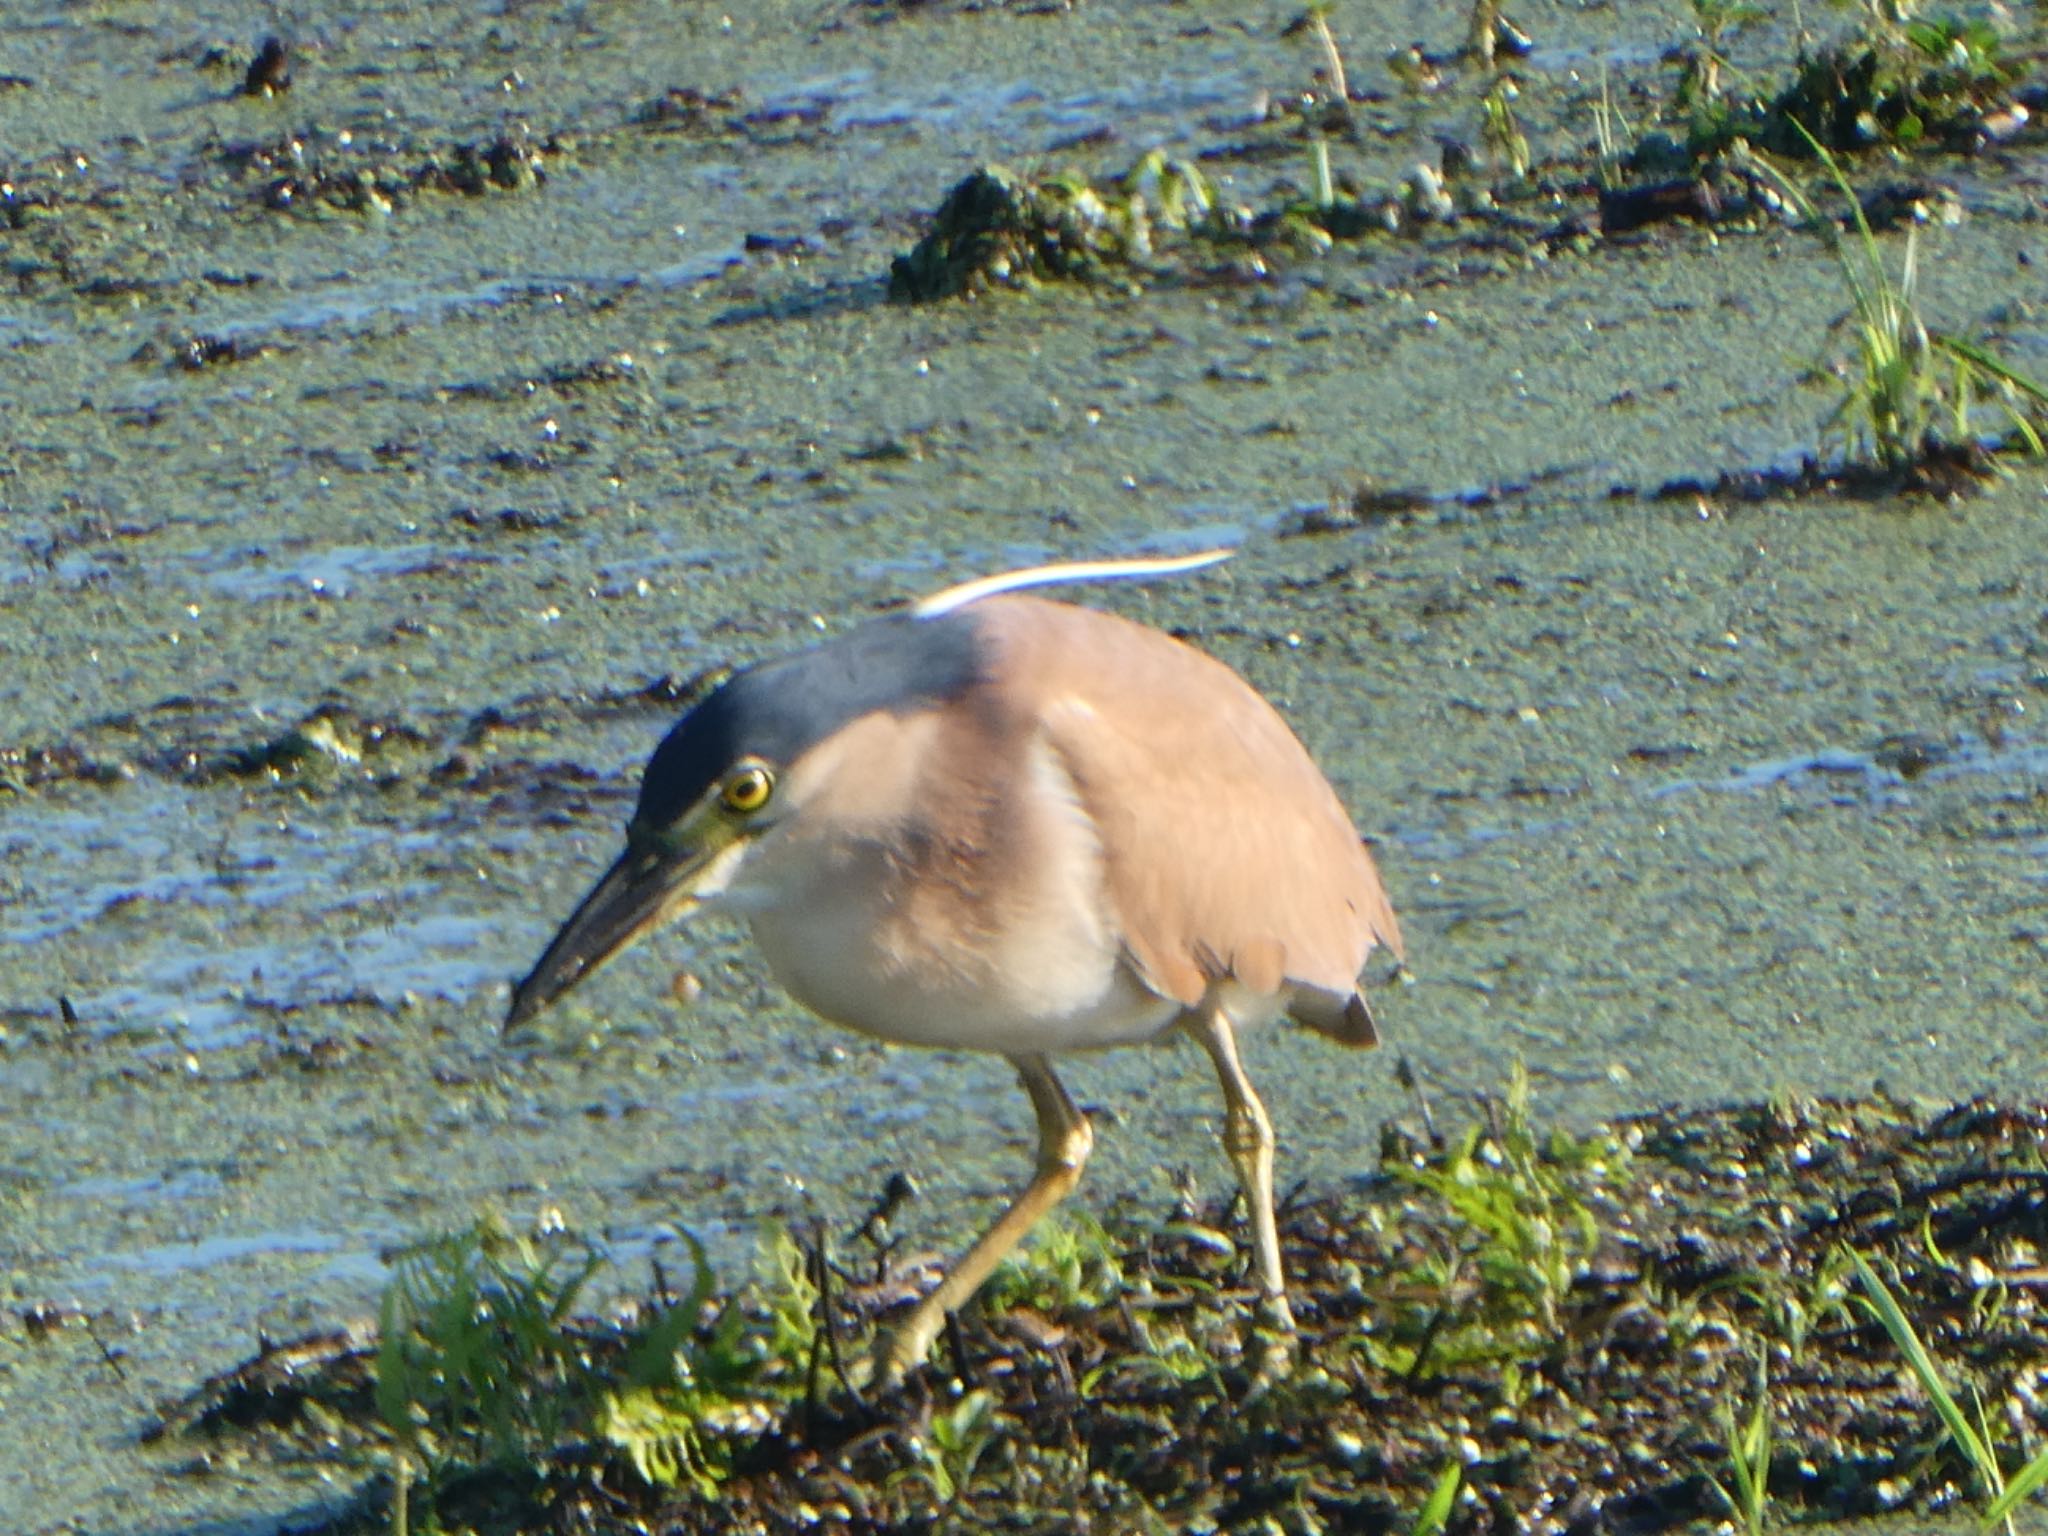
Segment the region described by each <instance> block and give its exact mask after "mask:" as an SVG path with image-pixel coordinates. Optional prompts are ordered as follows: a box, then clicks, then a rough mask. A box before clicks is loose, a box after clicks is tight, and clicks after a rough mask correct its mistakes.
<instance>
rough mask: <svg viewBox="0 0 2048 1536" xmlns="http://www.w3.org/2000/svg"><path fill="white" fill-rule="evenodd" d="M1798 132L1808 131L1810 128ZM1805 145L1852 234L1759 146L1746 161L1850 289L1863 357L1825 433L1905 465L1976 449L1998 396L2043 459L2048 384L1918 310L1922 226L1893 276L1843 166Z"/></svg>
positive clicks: (1892, 467)
mask: <svg viewBox="0 0 2048 1536" xmlns="http://www.w3.org/2000/svg"><path fill="white" fill-rule="evenodd" d="M1800 131H1801V133H1802V134H1805V129H1804V128H1803V127H1802V128H1801V130H1800ZM1806 142H1807V144H1808V145H1809V146H1810V147H1811V149H1812V151H1813V153H1814V155H1815V156H1816V157H1817V158H1818V159H1819V160H1820V162H1821V164H1822V165H1823V166H1824V167H1825V168H1826V170H1827V173H1828V175H1829V177H1830V178H1831V179H1832V180H1833V182H1834V184H1835V186H1836V188H1837V189H1838V190H1839V191H1840V192H1841V193H1842V195H1843V196H1844V197H1845V198H1846V199H1847V200H1848V204H1849V209H1850V215H1851V218H1852V220H1853V225H1854V229H1855V238H1854V239H1853V240H1851V239H1848V238H1846V237H1845V236H1844V235H1843V233H1842V230H1841V227H1840V226H1839V225H1838V224H1837V223H1836V222H1835V221H1834V220H1833V219H1831V218H1829V217H1827V216H1826V215H1824V214H1822V213H1821V212H1820V211H1819V209H1818V208H1816V207H1815V205H1814V202H1813V200H1812V198H1810V197H1809V196H1808V195H1807V194H1806V192H1805V191H1804V189H1803V188H1801V187H1800V186H1799V184H1798V183H1797V182H1796V181H1794V180H1793V179H1792V178H1791V177H1790V176H1789V175H1787V174H1786V173H1785V172H1784V171H1783V170H1781V169H1779V168H1778V167H1777V166H1776V165H1774V164H1773V163H1772V162H1771V161H1770V160H1768V159H1766V158H1765V157H1764V156H1762V155H1760V154H1756V153H1754V152H1751V153H1749V154H1748V155H1747V156H1746V157H1745V159H1746V162H1747V163H1748V164H1749V165H1750V166H1751V167H1753V168H1754V169H1755V170H1756V171H1757V172H1758V173H1759V175H1760V177H1761V179H1762V180H1763V181H1764V182H1766V183H1767V184H1768V185H1769V186H1770V187H1771V188H1772V189H1773V190H1775V191H1776V192H1777V194H1778V195H1779V196H1780V197H1782V198H1783V199H1784V201H1785V202H1786V203H1787V204H1788V205H1789V206H1790V207H1791V208H1792V209H1793V211H1794V212H1796V213H1797V214H1798V215H1799V219H1800V222H1801V224H1802V225H1803V227H1805V228H1807V229H1809V230H1811V231H1812V232H1813V233H1814V234H1815V235H1817V236H1818V237H1819V238H1820V240H1821V241H1822V243H1823V244H1825V245H1826V246H1827V248H1828V250H1829V252H1830V253H1831V254H1832V255H1833V256H1834V258H1835V262H1836V265H1837V266H1838V267H1839V269H1840V271H1841V274H1842V282H1843V285H1844V287H1846V288H1847V290H1848V293H1849V303H1850V310H1849V320H1850V330H1851V334H1852V336H1853V337H1854V339H1855V343H1856V362H1855V365H1854V366H1853V367H1852V368H1851V369H1850V370H1849V372H1848V375H1847V379H1846V383H1845V385H1844V388H1843V393H1842V397H1841V399H1840V400H1839V402H1838V403H1837V404H1836V406H1835V409H1834V410H1833V411H1832V412H1831V413H1830V414H1829V416H1828V418H1827V422H1826V427H1825V430H1828V431H1833V430H1835V429H1837V428H1839V429H1841V431H1842V432H1843V435H1844V437H1845V439H1846V442H1847V450H1848V456H1849V457H1851V458H1854V457H1856V456H1857V455H1859V454H1868V456H1869V457H1870V458H1871V459H1872V460H1873V461H1874V462H1875V463H1876V465H1877V466H1878V467H1879V468H1880V469H1884V470H1888V471H1900V470H1905V469H1909V468H1912V467H1914V466H1915V465H1918V464H1921V463H1924V462H1926V461H1928V460H1930V459H1931V458H1934V457H1935V456H1937V455H1939V454H1940V453H1941V452H1942V451H1943V450H1944V449H1953V450H1957V451H1962V452H1968V451H1970V450H1972V449H1974V448H1975V447H1977V446H1978V444H1977V438H1976V435H1975V431H1974V426H1973V416H1972V412H1973V409H1974V408H1975V406H1976V405H1977V404H1978V403H1979V402H1980V401H1982V400H1985V399H1990V400H1994V401H1996V402H1997V403H1998V405H1999V406H2000V407H2001V408H2002V410H2003V411H2004V413H2005V415H2006V419H2007V421H2008V422H2009V423H2010V425H2011V427H2012V429H2013V436H2014V438H2015V439H2016V440H2017V441H2018V442H2019V443H2020V444H2022V445H2023V446H2024V447H2025V448H2026V450H2027V451H2028V452H2029V453H2031V454H2033V455H2034V456H2035V457H2037V458H2038V457H2041V456H2042V454H2043V443H2042V438H2041V433H2040V429H2039V427H2038V426H2037V425H2036V423H2035V421H2034V419H2033V418H2034V417H2035V416H2036V415H2038V414H2039V413H2040V412H2041V411H2042V409H2043V407H2048V389H2044V388H2043V387H2042V386H2041V385H2040V384H2039V383H2037V382H2035V381H2034V380H2032V379H2030V378H2028V377H2026V376H2025V375H2024V374H2022V373H2020V372H2019V370H2017V369H2016V368H2013V367H2012V366H2011V365H2010V364H2008V363H2006V362H2004V361H2003V360H2002V359H2000V358H1999V357H1997V356H1996V355H1995V354H1993V353H1992V352H1991V351H1990V350H1989V349H1987V348H1985V347H1982V346H1979V345H1977V344H1976V343H1973V342H1966V341H1963V340H1961V339H1959V338H1956V337H1952V336H1948V335H1944V334H1942V333H1939V332H1935V331H1930V330H1929V328H1928V326H1927V323H1926V321H1925V320H1924V319H1923V318H1922V317H1921V313H1920V294H1919V287H1920V264H1919V239H1918V231H1917V229H1908V231H1907V234H1906V252H1905V257H1904V260H1903V262H1902V263H1901V267H1900V273H1899V276H1898V277H1897V278H1896V279H1894V278H1893V277H1892V275H1891V271H1890V268H1889V266H1888V265H1887V264H1886V261H1885V258H1884V251H1883V248H1882V247H1881V246H1880V245H1879V243H1878V239H1877V235H1876V234H1875V232H1873V231H1872V229H1871V227H1870V220H1869V218H1868V217H1867V216H1866V215H1865V214H1864V212H1863V206H1862V204H1861V203H1860V202H1858V201H1857V198H1856V193H1855V189H1854V188H1853V187H1852V186H1850V184H1849V179H1848V177H1847V176H1846V175H1845V174H1844V173H1843V171H1842V168H1841V165H1840V163H1839V162H1838V161H1837V160H1836V159H1835V157H1834V155H1832V154H1831V153H1830V152H1829V151H1828V150H1827V148H1826V147H1825V146H1823V145H1822V144H1821V143H1820V141H1819V140H1817V139H1815V138H1814V137H1813V136H1812V135H1810V134H1807V135H1806Z"/></svg>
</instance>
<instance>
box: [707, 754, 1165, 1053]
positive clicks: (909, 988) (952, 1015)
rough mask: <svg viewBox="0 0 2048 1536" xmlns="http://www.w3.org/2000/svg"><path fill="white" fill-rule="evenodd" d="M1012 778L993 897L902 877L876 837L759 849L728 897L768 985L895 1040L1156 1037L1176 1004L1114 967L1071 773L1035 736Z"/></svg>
mask: <svg viewBox="0 0 2048 1536" xmlns="http://www.w3.org/2000/svg"><path fill="white" fill-rule="evenodd" d="M1018 772H1019V774H1020V776H1021V778H1022V779H1023V780H1024V782H1023V783H1021V784H1018V785H1016V786H1014V789H1015V790H1018V791H1021V793H1012V794H1011V795H1008V796H1006V797H1005V802H1004V808H1005V811H1006V813H1009V814H1015V815H1022V816H1026V817H1028V818H1030V819H1029V820H1026V821H1019V822H1011V823H1006V824H1005V825H1003V826H1002V827H1001V828H999V829H997V831H996V834H995V835H996V836H999V837H1000V838H1001V839H1002V841H1003V844H1004V847H1003V850H1002V863H1003V866H1004V868H1005V869H1006V870H1007V871H1009V872H1010V875H1011V878H1010V879H1008V880H1006V881H1004V882H1003V883H1002V885H1001V886H1000V887H999V888H989V889H984V890H977V891H973V892H963V891H960V890H956V889H949V888H947V887H946V886H945V885H943V884H938V885H935V884H932V883H929V882H924V881H919V882H914V883H911V882H906V881H905V880H904V879H903V878H902V872H901V871H900V870H898V869H896V868H894V867H893V866H892V857H893V856H892V853H891V851H890V849H889V848H888V847H887V845H886V843H884V842H881V841H874V842H861V841H851V842H843V843H840V844H838V845H836V846H835V847H833V848H832V849H830V850H825V849H819V848H809V849H804V850H802V851H801V852H799V851H798V850H795V849H787V850H777V849H775V848H772V847H771V848H764V849H762V850H761V855H760V861H759V862H760V868H759V870H758V871H757V870H755V869H753V868H752V867H750V869H749V871H748V876H749V877H752V878H751V879H749V878H746V877H743V880H742V882H741V885H742V886H744V887H748V888H749V889H748V890H740V889H737V888H736V894H738V895H739V896H740V900H739V901H738V902H737V903H736V904H737V905H739V906H740V907H741V908H742V909H743V910H744V911H745V912H746V915H747V917H748V919H749V921H750V922H751V924H752V926H753V930H754V938H755V941H756V942H757V943H758V944H759V946H760V949H761V953H762V955H763V957H764V958H765V959H766V960H767V962H768V965H769V968H770V969H771V970H772V971H773V972H774V974H775V977H776V980H777V981H779V982H780V983H781V984H782V985H783V987H784V988H786V989H787V990H788V992H789V993H790V995H791V996H792V997H794V998H796V999H797V1001H799V1002H801V1003H802V1004H804V1006H806V1007H807V1008H810V1009H812V1010H813V1011H814V1012H817V1013H819V1014H821V1015H823V1016H824V1017H826V1018H828V1019H833V1020H835V1021H837V1022H839V1023H842V1024H846V1025H848V1026H850V1027H852V1028H854V1029H857V1030H860V1031H862V1032H863V1033H866V1034H870V1035H874V1036H876V1037H877V1038H880V1039H883V1040H889V1041H893V1042H896V1043H899V1044H905V1045H930V1046H944V1047H951V1048H956V1049H957V1048H965V1049H969V1050H989V1051H1001V1052H1006V1053H1011V1054H1017V1053H1038V1052H1055V1051H1071V1050H1090V1049H1096V1048H1100V1047H1104V1046H1112V1045H1125V1044H1130V1043H1133V1042H1136V1041H1142V1040H1148V1039H1151V1038H1153V1037H1154V1036H1156V1035H1158V1034H1159V1033H1160V1032H1161V1031H1163V1030H1164V1029H1165V1028H1166V1027H1167V1026H1168V1025H1169V1024H1171V1023H1172V1022H1173V1019H1174V1018H1175V1016H1176V1015H1177V1014H1178V1012H1179V1008H1178V1006H1177V1005H1176V1004H1174V1003H1173V1002H1172V1001H1170V1000H1168V999H1165V998H1161V997H1159V996H1158V995H1156V994H1155V993H1153V992H1151V991H1150V990H1148V989H1147V988H1146V987H1145V986H1144V985H1143V984H1142V983H1141V982H1140V981H1139V980H1138V979H1137V978H1136V976H1135V975H1134V974H1133V973H1132V972H1131V970H1130V968H1129V967H1128V966H1127V965H1126V964H1125V962H1124V958H1123V948H1122V942H1121V937H1120V934H1119V931H1118V927H1117V923H1116V920H1115V914H1114V913H1113V912H1112V911H1111V910H1110V907H1109V902H1108V895H1107V884H1106V882H1105V881H1104V880H1103V878H1102V852H1101V847H1100V845H1099V843H1098V841H1097V839H1096V837H1095V833H1094V830H1093V828H1092V827H1091V825H1090V824H1089V821H1088V818H1087V816H1086V815H1085V814H1084V812H1083V810H1082V808H1081V805H1080V802H1079V800H1078V798H1077V797H1076V795H1075V792H1074V786H1073V784H1072V782H1071V780H1070V779H1069V778H1068V776H1067V774H1066V771H1065V769H1064V768H1063V767H1062V766H1061V764H1060V762H1059V760H1058V758H1057V756H1056V755H1055V754H1054V753H1053V752H1052V751H1051V750H1050V749H1049V748H1048V747H1047V746H1046V745H1045V743H1044V742H1043V741H1034V742H1033V743H1032V744H1031V745H1030V746H1029V747H1028V749H1027V753H1026V758H1025V761H1024V762H1023V763H1021V764H1020V765H1019V768H1018ZM752 862H753V861H750V866H751V864H752ZM778 869H780V870H783V871H786V872H787V873H786V874H785V875H783V876H782V877H781V878H777V871H778ZM764 877H765V878H768V879H772V880H773V881H774V890H773V893H772V899H765V898H767V897H768V892H766V891H765V890H763V889H762V888H761V882H762V880H763V878H764ZM750 893H751V894H754V895H755V899H753V900H748V899H747V896H748V894H750Z"/></svg>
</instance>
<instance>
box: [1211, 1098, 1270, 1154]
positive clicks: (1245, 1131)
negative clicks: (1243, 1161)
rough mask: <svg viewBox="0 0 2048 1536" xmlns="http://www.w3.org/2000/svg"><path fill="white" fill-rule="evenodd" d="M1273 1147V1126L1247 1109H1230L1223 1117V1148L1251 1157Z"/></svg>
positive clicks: (1232, 1152) (1229, 1151)
mask: <svg viewBox="0 0 2048 1536" xmlns="http://www.w3.org/2000/svg"><path fill="white" fill-rule="evenodd" d="M1272 1149H1273V1128H1272V1127H1271V1126H1270V1125H1268V1124H1267V1123H1266V1122H1265V1120H1264V1119H1263V1118H1261V1117H1260V1116H1258V1115H1256V1114H1254V1113H1252V1111H1250V1110H1249V1109H1232V1110H1231V1111H1230V1113H1229V1114H1227V1115H1226V1116H1224V1119H1223V1150H1224V1151H1226V1152H1228V1153H1229V1154H1230V1155H1231V1156H1232V1157H1234V1158H1236V1157H1253V1156H1257V1155H1258V1154H1259V1153H1262V1152H1270V1151H1271V1150H1272Z"/></svg>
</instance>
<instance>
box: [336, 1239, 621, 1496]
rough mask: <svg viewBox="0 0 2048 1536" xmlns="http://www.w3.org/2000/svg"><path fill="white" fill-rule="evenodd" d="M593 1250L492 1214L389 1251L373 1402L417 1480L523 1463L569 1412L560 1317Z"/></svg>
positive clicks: (567, 1360) (574, 1374) (568, 1354)
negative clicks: (464, 1468) (448, 1470)
mask: <svg viewBox="0 0 2048 1536" xmlns="http://www.w3.org/2000/svg"><path fill="white" fill-rule="evenodd" d="M601 1262H602V1261H601V1260H600V1258H599V1257H598V1255H597V1254H596V1252H595V1251H594V1250H592V1249H591V1248H590V1247H588V1246H587V1245H586V1244H584V1243H582V1242H580V1241H579V1240H577V1239H575V1238H573V1237H570V1236H568V1235H567V1234H564V1233H560V1232H543V1233H534V1234H520V1233H515V1232H513V1231H512V1230H511V1229H510V1228H508V1227H507V1226H506V1225H505V1224H504V1222H503V1221H502V1220H500V1219H498V1218H497V1217H495V1216H484V1217H481V1218H479V1219H478V1220H477V1221H475V1222H474V1223H472V1224H471V1225H470V1226H468V1227H465V1228H464V1229H462V1230H461V1231H459V1232H454V1233H450V1234H446V1235H444V1236H440V1237H434V1238H429V1239H427V1240H425V1241H423V1242H419V1243H415V1244H413V1245H412V1246H411V1247H409V1248H406V1249H404V1250H403V1251H401V1252H400V1253H399V1254H398V1255H397V1256H396V1258H395V1259H394V1261H393V1264H392V1276H391V1279H390V1281H389V1282H388V1283H387V1284H386V1286H385V1288H384V1295H383V1299H382V1303H381V1305H380V1307H379V1312H378V1347H377V1366H376V1402H377V1409H378V1413H379V1415H380V1417H381V1418H382V1420H383V1423H384V1427H385V1429H386V1431H387V1432H388V1433H389V1435H390V1436H391V1438H392V1440H393V1441H394V1442H395V1443H396V1444H397V1445H398V1446H399V1447H401V1448H402V1449H403V1451H404V1452H405V1454H406V1455H407V1456H408V1457H409V1458H410V1459H411V1461H412V1463H413V1465H414V1466H416V1467H417V1468H418V1469H420V1470H421V1471H422V1472H424V1473H426V1474H427V1475H428V1479H429V1481H431V1480H432V1478H433V1477H434V1475H435V1474H436V1473H437V1472H438V1471H439V1470H440V1469H442V1468H445V1467H449V1466H454V1465H468V1466H479V1465H486V1464H491V1463H498V1462H524V1461H528V1460H531V1459H533V1458H535V1457H537V1456H539V1455H541V1454H543V1453H544V1452H545V1451H547V1450H548V1449H550V1448H551V1447H552V1446H553V1445H554V1444H555V1443H556V1441H557V1440H558V1439H559V1438H560V1437H561V1434H562V1431H563V1429H564V1427H565V1425H566V1424H567V1423H568V1422H569V1421H570V1419H571V1418H572V1417H573V1415H574V1412H575V1402H576V1399H577V1395H578V1392H579V1390H580V1389H581V1386H582V1384H583V1364H582V1358H581V1351H580V1350H579V1348H578V1346H577V1344H576V1341H575V1340H574V1339H573V1337H571V1335H570V1334H569V1333H568V1332H567V1331H566V1329H565V1327H564V1325H565V1323H566V1322H567V1320H568V1318H569V1316H570V1313H571V1311H572V1310H573V1309H574V1307H575V1305H576V1303H577V1300H578V1298H579V1297H580V1296H581V1295H582V1292H583V1288H584V1286H585V1284H586V1283H587V1282H588V1281H589V1279H590V1277H591V1276H592V1275H593V1274H594V1273H596V1271H597V1269H598V1267H599V1265H600V1263H601Z"/></svg>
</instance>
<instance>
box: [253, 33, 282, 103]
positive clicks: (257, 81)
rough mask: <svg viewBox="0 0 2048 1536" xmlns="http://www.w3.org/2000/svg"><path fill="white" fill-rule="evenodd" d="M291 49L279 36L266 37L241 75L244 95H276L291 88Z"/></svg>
mask: <svg viewBox="0 0 2048 1536" xmlns="http://www.w3.org/2000/svg"><path fill="white" fill-rule="evenodd" d="M291 84H292V56H291V49H290V48H289V47H288V46H287V45H286V44H285V41H284V39H283V38H281V37H266V38H265V39H263V46H262V47H260V48H258V49H257V50H256V57H255V58H253V59H251V60H250V61H249V70H248V73H247V74H245V75H243V76H242V94H243V95H244V96H277V95H281V94H282V93H284V92H285V91H288V90H290V89H291Z"/></svg>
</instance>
